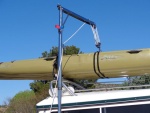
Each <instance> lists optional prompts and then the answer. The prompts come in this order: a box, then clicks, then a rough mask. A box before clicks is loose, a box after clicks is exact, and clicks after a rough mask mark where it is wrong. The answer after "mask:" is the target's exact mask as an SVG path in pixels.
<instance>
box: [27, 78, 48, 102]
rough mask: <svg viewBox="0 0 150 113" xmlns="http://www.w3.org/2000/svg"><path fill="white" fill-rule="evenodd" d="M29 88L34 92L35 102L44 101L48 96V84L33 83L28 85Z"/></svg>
mask: <svg viewBox="0 0 150 113" xmlns="http://www.w3.org/2000/svg"><path fill="white" fill-rule="evenodd" d="M30 88H31V89H32V90H33V91H34V93H35V95H36V97H37V101H40V100H42V99H45V98H46V97H48V96H49V94H48V90H49V82H47V83H43V82H42V81H34V82H32V83H30Z"/></svg>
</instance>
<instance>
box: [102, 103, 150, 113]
mask: <svg viewBox="0 0 150 113" xmlns="http://www.w3.org/2000/svg"><path fill="white" fill-rule="evenodd" d="M102 113H150V104H142V105H131V106H119V107H106V108H102Z"/></svg>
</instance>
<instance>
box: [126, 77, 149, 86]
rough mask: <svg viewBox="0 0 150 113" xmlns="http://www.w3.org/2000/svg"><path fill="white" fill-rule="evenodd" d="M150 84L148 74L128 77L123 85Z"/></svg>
mask: <svg viewBox="0 0 150 113" xmlns="http://www.w3.org/2000/svg"><path fill="white" fill-rule="evenodd" d="M145 84H150V75H143V76H136V77H128V80H127V81H126V82H125V83H124V85H145Z"/></svg>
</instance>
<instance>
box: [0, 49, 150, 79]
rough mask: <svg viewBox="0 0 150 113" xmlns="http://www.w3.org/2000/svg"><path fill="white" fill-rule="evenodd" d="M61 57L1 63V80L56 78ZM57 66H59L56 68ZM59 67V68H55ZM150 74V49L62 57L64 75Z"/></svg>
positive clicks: (79, 76)
mask: <svg viewBox="0 0 150 113" xmlns="http://www.w3.org/2000/svg"><path fill="white" fill-rule="evenodd" d="M55 62H57V57H50V58H38V59H29V60H18V61H12V62H1V63H0V79H1V80H12V79H14V80H52V79H53V73H56V70H58V68H59V67H58V66H54V64H55ZM56 67H57V69H56ZM54 70H55V71H54ZM147 74H150V49H138V50H123V51H111V52H95V53H88V54H76V55H66V56H63V57H62V76H63V78H64V79H98V78H116V77H128V76H141V75H147Z"/></svg>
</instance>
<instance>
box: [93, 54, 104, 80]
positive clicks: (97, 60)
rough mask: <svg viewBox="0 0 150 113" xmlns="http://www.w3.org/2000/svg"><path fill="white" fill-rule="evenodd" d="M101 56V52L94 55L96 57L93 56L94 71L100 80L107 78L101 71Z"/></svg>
mask: <svg viewBox="0 0 150 113" xmlns="http://www.w3.org/2000/svg"><path fill="white" fill-rule="evenodd" d="M99 54H100V52H99V51H97V52H95V53H94V56H93V69H94V72H95V73H96V75H97V76H98V77H99V78H106V77H105V75H104V74H103V73H102V72H101V70H100V66H99ZM97 70H98V72H97Z"/></svg>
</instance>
